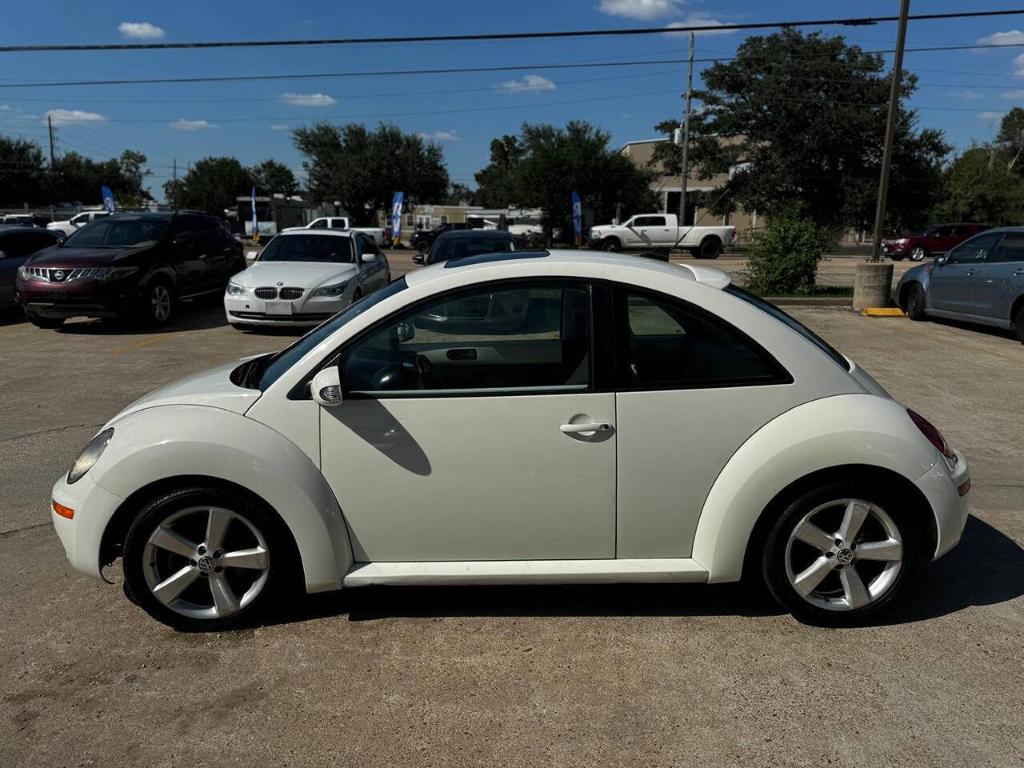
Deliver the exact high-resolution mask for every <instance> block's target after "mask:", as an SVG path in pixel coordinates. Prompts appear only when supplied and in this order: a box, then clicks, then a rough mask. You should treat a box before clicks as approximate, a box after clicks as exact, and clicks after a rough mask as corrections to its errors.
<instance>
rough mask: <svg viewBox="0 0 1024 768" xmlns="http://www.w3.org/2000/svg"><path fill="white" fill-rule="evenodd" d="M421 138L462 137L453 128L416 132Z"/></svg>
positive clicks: (429, 139) (452, 139) (452, 138)
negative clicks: (431, 131)
mask: <svg viewBox="0 0 1024 768" xmlns="http://www.w3.org/2000/svg"><path fill="white" fill-rule="evenodd" d="M416 135H417V136H419V137H420V138H421V139H426V140H428V141H462V137H461V136H459V134H458V133H457V132H456V131H455V129H454V128H453V129H452V130H450V131H434V132H433V133H418V134H416Z"/></svg>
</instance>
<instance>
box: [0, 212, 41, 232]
mask: <svg viewBox="0 0 1024 768" xmlns="http://www.w3.org/2000/svg"><path fill="white" fill-rule="evenodd" d="M0 223H3V224H23V225H25V226H28V227H42V228H44V229H45V228H46V225H47V224H49V223H50V217H49V216H44V215H42V214H38V213H9V214H7V215H6V216H2V217H0Z"/></svg>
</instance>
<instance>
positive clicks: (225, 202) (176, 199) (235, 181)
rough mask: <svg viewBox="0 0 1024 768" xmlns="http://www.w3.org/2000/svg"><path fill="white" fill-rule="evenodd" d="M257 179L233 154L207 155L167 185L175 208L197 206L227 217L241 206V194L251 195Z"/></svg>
mask: <svg viewBox="0 0 1024 768" xmlns="http://www.w3.org/2000/svg"><path fill="white" fill-rule="evenodd" d="M252 185H253V178H252V173H251V172H250V171H249V169H248V168H246V167H245V166H243V165H242V164H241V163H240V162H238V160H236V159H235V158H233V157H205V158H203V159H202V160H200V161H199V162H197V163H196V164H195V165H193V166H192V168H191V170H189V172H188V173H186V174H185V175H184V176H183V177H182V178H180V179H178V180H176V181H168V182H167V183H166V184H164V194H165V195H166V197H167V203H168V204H169V205H170V206H171V207H172V208H178V209H180V208H193V209H196V210H202V211H206V212H208V213H213V214H216V215H218V216H223V215H224V211H225V209H233V208H235V207H236V206H237V198H238V197H239V196H240V195H248V194H249V192H250V190H251V189H252Z"/></svg>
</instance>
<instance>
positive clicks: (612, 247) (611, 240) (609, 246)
mask: <svg viewBox="0 0 1024 768" xmlns="http://www.w3.org/2000/svg"><path fill="white" fill-rule="evenodd" d="M601 250H602V251H605V252H606V253H618V252H619V251H621V250H622V243H621V242H619V239H618V238H616V237H606V238H605V239H604V240H602V241H601Z"/></svg>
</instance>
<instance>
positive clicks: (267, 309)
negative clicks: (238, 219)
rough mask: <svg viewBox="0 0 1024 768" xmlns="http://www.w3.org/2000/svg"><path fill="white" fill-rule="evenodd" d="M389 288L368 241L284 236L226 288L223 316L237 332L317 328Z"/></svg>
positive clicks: (337, 234) (382, 263)
mask: <svg viewBox="0 0 1024 768" xmlns="http://www.w3.org/2000/svg"><path fill="white" fill-rule="evenodd" d="M389 282H391V270H390V268H389V266H388V260H387V258H386V257H385V256H384V254H383V253H381V251H380V249H379V248H377V245H376V244H375V243H374V242H373V240H372V239H371V238H370V237H369V236H367V235H365V234H363V233H361V232H354V231H352V230H344V231H340V230H335V229H325V230H309V229H298V230H286V231H285V232H282V233H281V234H279V235H277V237H275V238H274V239H273V240H271V241H270V242H269V243H268V244H267V247H266V248H264V249H263V251H262V252H261V253H260V255H259V257H258V258H257V259H256V260H255V261H254V262H253V264H252V265H251V266H250V267H249V268H248V269H246V270H245V271H244V272H240V273H239V274H237V275H235V276H234V277H232V278H231V280H230V281H229V282H228V287H227V290H226V291H225V293H224V311H225V313H226V314H227V318H228V322H229V323H231V325H232V326H234V327H235V328H238V329H244V328H250V327H253V326H256V325H290V326H301V325H319V324H320V323H322V322H323V321H324V320H326V319H327V318H329V317H331V315H335V314H337V313H338V312H340V311H341V310H343V309H344V308H345V307H347V306H349V305H350V304H352V303H353V302H355V301H359V299H361V298H362V297H363V296H365V295H367V294H370V293H373V292H374V291H376V290H378V289H379V288H383V287H384V286H385V285H387V284H388V283H389Z"/></svg>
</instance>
